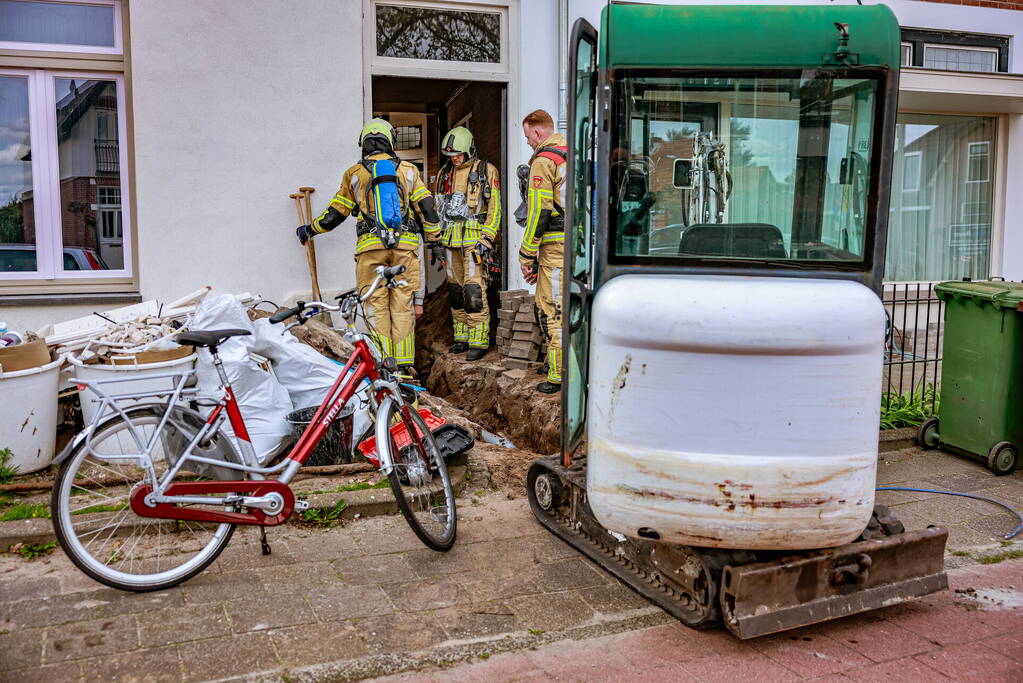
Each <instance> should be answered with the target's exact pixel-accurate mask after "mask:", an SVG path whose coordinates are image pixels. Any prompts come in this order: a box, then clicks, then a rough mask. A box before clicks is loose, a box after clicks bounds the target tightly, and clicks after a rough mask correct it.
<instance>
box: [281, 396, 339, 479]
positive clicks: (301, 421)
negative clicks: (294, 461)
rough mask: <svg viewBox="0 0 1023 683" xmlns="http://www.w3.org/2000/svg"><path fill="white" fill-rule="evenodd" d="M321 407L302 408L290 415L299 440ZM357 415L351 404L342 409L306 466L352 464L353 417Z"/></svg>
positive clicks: (306, 461) (307, 459)
mask: <svg viewBox="0 0 1023 683" xmlns="http://www.w3.org/2000/svg"><path fill="white" fill-rule="evenodd" d="M319 409H320V406H313V407H312V408H302V409H300V410H295V411H293V412H290V413H288V422H290V423H291V427H292V429H293V430H294V432H295V438H296V439H297V438H298V437H300V436H301V435H302V432H304V431H305V429H306V427H308V426H309V422H310V421H311V420H312V419H313V416H314V415H316V411H317V410H319ZM354 414H355V404H354V403H351V402H350V403H349V404H348V405H346V406H345V407H344V408H342V409H341V412H340V414H338V416H337V417H336V418H335V419H334V422H332V423H331V425H330V428H329V429H327V431H326V432H324V433H323V436H322V437H320V442H319V443H318V444H316V447H315V448H313V450H312V452H311V453H310V454H309V457H308V458H306V460H305V462H304V463H303V464H304V465H309V466H317V465H344V464H347V463H350V462H352V419H353V418H352V416H353V415H354Z"/></svg>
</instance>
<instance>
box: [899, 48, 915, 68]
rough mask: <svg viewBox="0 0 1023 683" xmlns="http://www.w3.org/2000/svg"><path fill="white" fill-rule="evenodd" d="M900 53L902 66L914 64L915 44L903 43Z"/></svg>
mask: <svg viewBox="0 0 1023 683" xmlns="http://www.w3.org/2000/svg"><path fill="white" fill-rule="evenodd" d="M899 53H900V55H901V58H900V59H899V64H900V66H913V44H912V43H902V44H901V46H900V47H899Z"/></svg>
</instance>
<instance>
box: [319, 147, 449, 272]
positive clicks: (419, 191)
mask: <svg viewBox="0 0 1023 683" xmlns="http://www.w3.org/2000/svg"><path fill="white" fill-rule="evenodd" d="M387 158H390V157H389V155H388V154H385V153H383V152H379V153H377V154H372V155H370V156H369V157H367V159H366V161H377V160H378V159H387ZM396 175H397V182H398V185H399V188H400V189H401V209H402V213H404V214H406V218H405V226H406V229H405V231H404V232H402V234H401V237H400V238H399V240H398V245H397V246H396V247H395V248H396V249H400V250H403V251H413V250H416V249H418V248H419V225H418V224H417V221H418V223H419V224H421V225H422V232H423V234H424V235H425V237H426V241H427V242H434V241H436V239H437V238H438V237H439V234H440V228H439V226H438V225H437V212H436V210H435V209H434V203H433V195H432V194H430V191H429V190H428V189H427V188H426V184H425V183H423V178H422V176H420V175H419V169H417V168H416V167H415V166H413V165H412V164H411V163H409V162H407V161H401V162H399V163H398V164H397V174H396ZM371 181H372V175H371V174H370V171H369V170H367V168H366V167H365V166H364V165H363V164H362V163H358V164H355V165H353V166H352V167H351V168H349V169H348V170H347V171H345V175H344V177H343V178H342V179H341V187H339V188H338V191H337V194H335V195H334V198H333V199H331V200H330V204H329V205H328V206H327V210H326V211H324V212H323V213H322V214H320V216H319V218H317V219H316V220H314V221H313V222H312V229H313V232H317V233H323V232H328V231H330V230H333V229H334V228H336V227H337V226H338V225H340V224H341V222H342V221H343V220H344V219H345V218H347V217H348V216H349V215H354V216H356V218H357V219H358V223H357V225H356V234H357V235H358V237H357V238H356V241H355V254H356V255H359V254H361V253H363V252H366V251H373V250H374V249H386V248H387V247H386V246H384V243H383V242H382V241H381V239H380V237H378V236H377V233H376V230H375V226H376V219H375V218H374V215H375V212H376V209H375V205H374V201H373V196H372V193H371V192H370V182H371ZM410 206H411V209H410ZM413 213H414V214H415V220H414V218H413Z"/></svg>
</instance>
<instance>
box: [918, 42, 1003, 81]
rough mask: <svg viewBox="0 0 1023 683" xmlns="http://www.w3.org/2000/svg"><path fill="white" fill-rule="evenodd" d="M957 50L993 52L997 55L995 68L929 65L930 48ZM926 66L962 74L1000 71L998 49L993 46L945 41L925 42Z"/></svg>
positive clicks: (924, 59)
mask: <svg viewBox="0 0 1023 683" xmlns="http://www.w3.org/2000/svg"><path fill="white" fill-rule="evenodd" d="M934 49H938V50H956V51H958V52H985V53H987V54H993V55H994V56H995V65H994V66H995V68H994V69H992V70H991V71H977V70H974V69H940V68H938V67H936V66H927V51H928V50H934ZM923 62H924V68H925V69H934V70H935V71H950V72H953V73H962V74H996V73H998V49H997V48H993V47H981V46H974V45H947V44H944V43H924V58H923Z"/></svg>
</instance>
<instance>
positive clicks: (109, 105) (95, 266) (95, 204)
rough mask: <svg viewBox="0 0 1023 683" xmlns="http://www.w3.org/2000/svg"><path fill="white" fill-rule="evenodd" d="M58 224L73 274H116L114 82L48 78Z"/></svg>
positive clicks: (120, 263) (120, 258) (120, 245)
mask: <svg viewBox="0 0 1023 683" xmlns="http://www.w3.org/2000/svg"><path fill="white" fill-rule="evenodd" d="M54 82H55V84H56V86H55V87H56V97H57V156H58V161H59V166H60V220H61V236H62V240H63V245H64V255H65V257H67V256H71V257H72V259H73V260H74V262H75V264H76V265H77V268H74V270H121V269H122V268H124V240H123V234H122V229H121V162H120V147H119V145H120V141H119V139H118V126H117V83H116V82H115V81H103V80H83V79H73V78H57V79H54Z"/></svg>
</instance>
